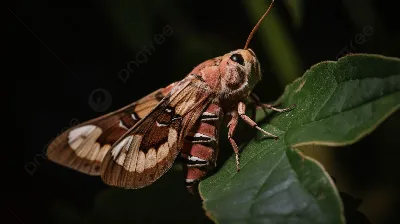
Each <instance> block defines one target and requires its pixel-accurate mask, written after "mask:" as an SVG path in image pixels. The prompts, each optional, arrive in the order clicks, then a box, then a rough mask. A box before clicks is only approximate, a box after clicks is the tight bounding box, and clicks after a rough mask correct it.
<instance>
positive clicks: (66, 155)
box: [47, 86, 171, 175]
mask: <svg viewBox="0 0 400 224" xmlns="http://www.w3.org/2000/svg"><path fill="white" fill-rule="evenodd" d="M170 89H171V86H168V87H166V88H164V89H159V90H157V91H155V92H153V93H151V94H149V95H148V96H145V97H144V98H142V99H140V100H139V101H137V102H135V103H132V104H130V105H128V106H126V107H124V108H121V109H119V110H117V111H115V112H112V113H109V114H106V115H104V116H101V117H99V118H96V119H93V120H90V121H87V122H85V123H83V124H80V125H78V126H75V127H73V128H70V129H68V130H67V131H65V132H64V133H62V134H61V135H60V136H58V137H57V138H56V139H55V140H54V141H53V142H52V143H51V144H50V145H49V147H48V149H47V156H48V158H49V159H50V160H52V161H53V162H56V163H58V164H61V165H64V166H67V167H69V168H72V169H75V170H77V171H80V172H83V173H86V174H89V175H100V164H101V163H102V161H103V159H104V156H105V155H106V154H107V152H108V151H109V149H110V148H111V146H112V145H113V144H114V143H115V142H116V141H117V140H118V139H119V138H120V137H121V136H123V135H124V134H125V133H126V132H127V131H128V130H129V129H130V128H132V127H133V126H134V125H135V124H136V123H137V122H139V120H140V119H141V118H143V117H144V116H146V115H147V114H148V113H149V112H150V111H151V110H152V109H153V108H154V107H155V106H156V105H157V104H158V103H159V101H160V100H161V99H162V98H161V97H162V96H165V95H167V91H170ZM142 105H146V107H145V110H144V109H141V108H143V106H142ZM151 106H153V108H150V107H151ZM138 113H140V116H139V115H138Z"/></svg>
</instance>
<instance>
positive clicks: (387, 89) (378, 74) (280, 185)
mask: <svg viewBox="0 0 400 224" xmlns="http://www.w3.org/2000/svg"><path fill="white" fill-rule="evenodd" d="M278 102H279V103H281V106H282V107H288V106H290V105H292V104H294V103H295V104H297V107H296V108H295V109H294V110H292V111H289V112H286V113H283V114H276V113H275V114H269V115H268V117H267V118H269V122H267V123H265V124H264V125H261V126H262V128H264V129H265V130H267V131H269V132H271V133H274V134H277V135H278V136H279V140H277V141H275V140H273V139H263V140H253V141H251V142H250V143H249V144H248V145H247V146H245V147H244V148H243V150H242V152H241V157H240V162H241V171H240V172H236V168H235V159H234V156H233V157H231V158H230V159H229V160H228V161H226V162H225V164H223V166H222V167H221V168H220V170H219V171H218V172H217V173H216V174H215V175H213V176H211V177H209V178H207V179H205V180H204V181H202V182H201V183H200V193H201V195H202V197H203V199H204V202H203V207H204V208H205V210H206V212H207V214H208V216H209V217H210V218H211V219H213V220H214V221H217V222H219V223H344V217H343V207H342V204H341V201H340V198H339V195H338V192H337V190H336V188H335V186H334V184H333V183H332V181H331V179H330V177H329V175H328V174H327V173H326V172H325V171H324V169H323V167H322V166H321V165H319V163H318V162H316V161H315V160H313V159H311V158H308V157H306V156H304V155H302V154H301V153H300V152H299V151H298V150H297V149H292V148H291V147H295V146H299V145H307V144H322V145H345V144H351V143H353V142H355V141H357V140H359V139H360V138H361V137H363V136H365V135H366V134H368V133H370V132H371V131H372V130H373V129H375V128H376V127H377V125H378V124H379V123H381V122H382V121H383V120H384V119H385V118H386V117H388V116H389V115H390V114H391V113H393V112H394V111H395V110H397V109H398V108H399V106H400V60H399V59H395V58H388V57H383V56H378V55H366V54H359V55H351V56H347V57H344V58H341V59H339V61H338V62H330V61H328V62H322V63H319V64H317V65H315V66H313V67H312V68H311V69H310V70H308V71H307V72H306V73H305V74H304V76H303V77H301V78H299V79H297V80H296V81H294V83H292V84H291V85H289V86H287V87H286V89H285V92H284V94H283V96H282V97H281V98H280V99H279V100H278ZM271 116H272V117H271ZM226 150H230V149H229V148H228V149H226Z"/></svg>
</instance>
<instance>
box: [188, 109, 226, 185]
mask: <svg viewBox="0 0 400 224" xmlns="http://www.w3.org/2000/svg"><path fill="white" fill-rule="evenodd" d="M222 116H223V113H222V110H221V108H220V107H219V106H218V105H216V104H211V105H210V106H208V107H207V109H206V110H205V111H204V112H203V114H202V115H201V116H200V118H199V120H198V122H197V123H196V125H195V126H194V127H193V128H192V129H191V131H190V132H189V134H188V135H187V136H186V137H185V143H184V146H183V149H182V150H181V156H182V159H183V164H182V166H183V171H184V175H185V181H186V186H187V188H188V190H189V191H190V192H194V191H196V190H195V188H196V187H197V183H198V182H199V181H200V180H201V179H202V178H203V177H204V176H205V175H206V174H207V172H208V171H209V170H211V169H213V168H214V167H215V166H216V160H217V155H218V137H219V134H218V133H219V129H220V122H221V121H222V118H223V117H222Z"/></svg>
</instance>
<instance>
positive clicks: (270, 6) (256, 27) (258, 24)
mask: <svg viewBox="0 0 400 224" xmlns="http://www.w3.org/2000/svg"><path fill="white" fill-rule="evenodd" d="M272 4H274V0H272V1H271V4H270V5H269V7H268V9H267V11H266V12H265V13H264V15H263V16H261V18H260V20H258V22H257V24H256V25H255V26H254V28H253V30H252V31H251V32H250V34H249V37H248V38H247V41H246V45H244V49H245V50H246V49H247V48H248V47H249V43H250V41H251V39H252V38H253V36H254V33H255V32H256V31H257V30H258V28H259V27H260V25H261V22H262V21H263V20H264V18H265V16H267V15H268V13H269V11H270V10H271V8H272Z"/></svg>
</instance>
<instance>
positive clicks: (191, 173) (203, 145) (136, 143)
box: [47, 1, 294, 193]
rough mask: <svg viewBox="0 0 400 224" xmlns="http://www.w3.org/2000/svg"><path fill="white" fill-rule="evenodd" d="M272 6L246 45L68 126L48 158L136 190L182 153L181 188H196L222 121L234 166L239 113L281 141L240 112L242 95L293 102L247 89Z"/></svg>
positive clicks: (212, 160) (212, 158)
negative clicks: (256, 41) (257, 36)
mask: <svg viewBox="0 0 400 224" xmlns="http://www.w3.org/2000/svg"><path fill="white" fill-rule="evenodd" d="M272 4H273V1H272V2H271V4H270V6H269V7H268V9H267V11H266V12H265V13H264V15H263V16H262V17H261V19H260V20H259V21H258V23H257V24H256V26H255V27H254V28H253V30H252V32H251V33H250V35H249V37H248V39H247V41H246V44H245V47H244V48H243V49H239V50H235V51H232V52H230V53H227V54H225V55H223V56H220V57H216V58H213V59H210V60H207V61H205V62H203V63H201V64H199V65H198V66H197V67H195V68H194V69H193V70H192V71H191V72H190V73H189V75H187V76H186V77H185V78H184V79H183V80H181V81H178V82H175V83H172V84H170V85H169V86H167V87H165V88H161V89H158V90H156V91H154V92H153V93H151V94H149V95H147V96H145V97H143V98H142V99H140V100H138V101H136V102H134V103H132V104H130V105H128V106H126V107H124V108H121V109H119V110H117V111H114V112H112V113H109V114H106V115H103V116H101V117H99V118H96V119H93V120H90V121H87V122H84V123H82V124H80V125H77V126H75V127H72V128H70V129H68V130H67V131H65V132H64V133H62V134H61V135H60V136H59V137H57V138H56V139H55V140H54V141H53V142H52V143H51V144H50V145H49V147H48V150H47V156H48V158H49V159H50V160H52V161H54V162H55V163H58V164H61V165H64V166H67V167H69V168H72V169H74V170H77V171H80V172H82V173H86V174H89V175H100V176H101V178H102V180H103V181H104V182H105V183H106V184H108V185H112V186H118V187H121V188H127V189H137V188H142V187H145V186H148V185H150V184H152V183H153V182H154V181H156V180H157V179H158V178H160V177H161V176H162V175H163V174H164V173H166V172H167V171H168V169H170V168H171V166H172V165H173V163H174V161H175V159H176V158H177V157H178V155H180V157H181V159H182V161H183V162H182V163H183V170H184V176H185V182H186V186H187V188H188V190H189V191H190V192H191V193H194V192H195V191H196V189H197V184H198V183H199V181H200V180H201V179H202V178H203V177H205V175H206V174H207V172H208V171H210V170H211V169H213V168H215V166H216V160H217V156H218V150H219V148H218V139H219V132H220V127H221V125H222V124H223V122H224V121H225V122H226V123H227V126H228V139H229V142H230V144H231V145H232V147H233V150H234V152H235V155H236V165H237V170H238V171H239V170H240V165H239V148H238V146H237V144H236V142H235V140H234V139H233V135H234V132H235V129H236V126H237V124H238V121H239V118H240V119H242V120H243V121H245V122H246V123H247V124H249V125H250V126H252V127H254V128H256V129H258V130H259V131H261V132H262V133H263V134H264V135H267V136H272V137H274V138H275V139H277V138H278V137H277V136H275V135H273V134H272V133H269V132H267V131H265V130H263V129H261V128H260V127H259V126H258V125H257V124H256V122H254V120H253V119H252V118H250V117H249V116H247V115H246V114H245V111H246V104H245V102H246V100H247V99H251V100H253V101H254V102H255V103H256V104H257V105H258V106H259V107H263V108H268V109H272V110H275V111H278V112H285V111H288V110H290V109H292V108H293V107H294V105H293V106H292V107H290V108H286V109H278V108H275V107H273V106H272V105H269V104H262V103H260V101H259V99H258V97H256V96H255V95H254V94H252V90H253V88H254V86H255V85H256V84H257V83H258V82H259V81H260V79H261V71H260V64H259V62H258V60H257V57H256V55H255V53H254V51H253V50H251V49H249V48H248V45H249V43H250V40H251V39H252V37H253V35H254V33H255V31H256V30H257V29H258V27H259V26H260V23H261V22H262V20H263V19H264V17H265V16H266V15H267V14H268V12H269V11H270V9H271V7H272Z"/></svg>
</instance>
